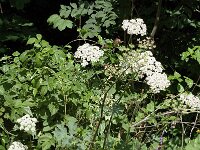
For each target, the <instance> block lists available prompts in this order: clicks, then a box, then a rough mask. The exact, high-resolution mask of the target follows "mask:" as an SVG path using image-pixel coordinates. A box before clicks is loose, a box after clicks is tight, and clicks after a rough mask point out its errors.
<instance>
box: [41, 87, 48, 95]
mask: <svg viewBox="0 0 200 150" xmlns="http://www.w3.org/2000/svg"><path fill="white" fill-rule="evenodd" d="M47 92H48V87H47V86H42V88H41V91H40V94H41V95H42V96H44V95H46V93H47Z"/></svg>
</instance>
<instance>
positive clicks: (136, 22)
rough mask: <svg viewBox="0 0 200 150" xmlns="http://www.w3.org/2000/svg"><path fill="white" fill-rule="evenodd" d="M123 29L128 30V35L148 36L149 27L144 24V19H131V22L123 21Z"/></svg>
mask: <svg viewBox="0 0 200 150" xmlns="http://www.w3.org/2000/svg"><path fill="white" fill-rule="evenodd" d="M122 28H123V30H124V31H126V30H127V33H128V34H131V35H132V34H135V35H139V34H140V35H141V36H144V35H146V32H147V27H146V24H144V21H143V19H141V18H137V19H131V20H123V22H122Z"/></svg>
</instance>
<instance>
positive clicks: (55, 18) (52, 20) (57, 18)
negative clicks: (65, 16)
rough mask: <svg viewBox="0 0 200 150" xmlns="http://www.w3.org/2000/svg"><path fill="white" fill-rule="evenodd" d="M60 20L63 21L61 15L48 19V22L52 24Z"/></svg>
mask: <svg viewBox="0 0 200 150" xmlns="http://www.w3.org/2000/svg"><path fill="white" fill-rule="evenodd" d="M59 19H61V18H60V16H59V15H57V14H53V15H51V16H50V17H49V18H48V19H47V22H48V23H50V24H52V23H54V22H57V21H58V20H59Z"/></svg>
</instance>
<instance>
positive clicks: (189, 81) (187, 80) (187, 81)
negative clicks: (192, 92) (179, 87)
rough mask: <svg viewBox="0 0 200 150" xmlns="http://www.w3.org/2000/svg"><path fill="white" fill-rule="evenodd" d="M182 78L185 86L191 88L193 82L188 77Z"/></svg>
mask: <svg viewBox="0 0 200 150" xmlns="http://www.w3.org/2000/svg"><path fill="white" fill-rule="evenodd" d="M184 78H185V82H186V83H187V86H188V87H189V88H191V87H192V86H193V84H194V82H193V80H192V79H190V78H188V77H184Z"/></svg>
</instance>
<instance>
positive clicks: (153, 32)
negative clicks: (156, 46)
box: [150, 0, 162, 39]
mask: <svg viewBox="0 0 200 150" xmlns="http://www.w3.org/2000/svg"><path fill="white" fill-rule="evenodd" d="M161 6H162V0H159V2H158V9H157V13H156V19H155V22H154V27H153V29H152V31H151V35H150V37H151V38H152V39H154V36H155V34H156V31H157V28H158V23H159V20H160V11H161Z"/></svg>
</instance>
